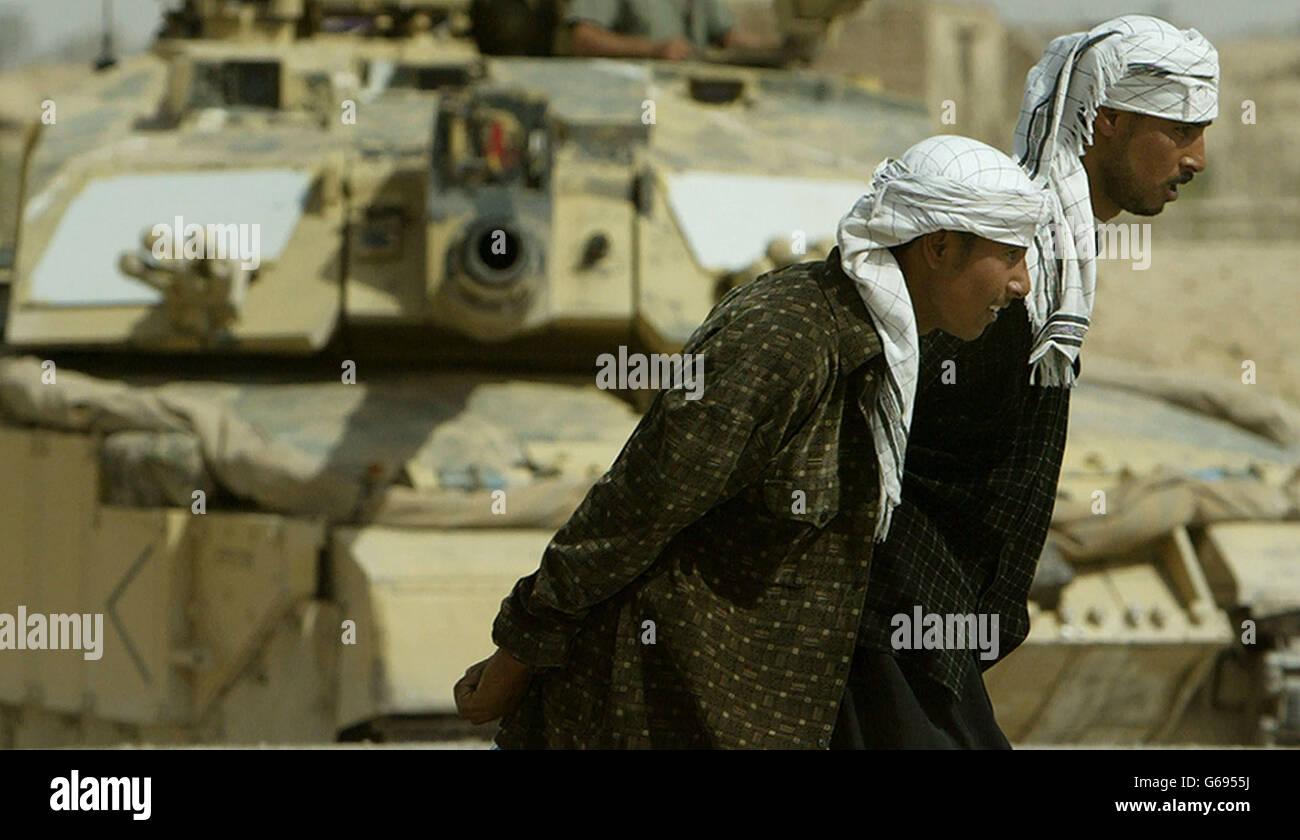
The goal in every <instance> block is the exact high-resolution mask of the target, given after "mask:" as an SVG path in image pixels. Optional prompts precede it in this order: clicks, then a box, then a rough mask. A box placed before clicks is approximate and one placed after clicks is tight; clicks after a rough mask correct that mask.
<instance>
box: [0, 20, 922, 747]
mask: <svg viewBox="0 0 1300 840" xmlns="http://www.w3.org/2000/svg"><path fill="white" fill-rule="evenodd" d="M858 5H860V4H859V3H857V2H847V3H845V2H828V1H826V0H800V2H797V3H782V4H781V5H780V7H779V9H780V14H779V16H778V22H779V26H780V29H781V31H782V33H783V35H784V36H785V41H784V43H785V47H784V48H783V49H782V50H779V51H773V52H767V53H764V52H755V51H748V52H744V53H740V52H732V53H728V52H726V51H712V52H706V53H705V54H703V55H702V56H701V59H702V60H699V61H692V62H686V63H674V64H669V63H665V62H647V61H623V60H609V59H578V58H565V57H560V56H558V55H552V54H548V53H550V46H551V44H550V37H549V34H548V33H549V32H550V31H551V30H552V29H553V27H554V20H555V19H556V17H557V15H558V12H559V10H558V9H557V8H556V7H554V6H550V5H547V4H544V3H535V4H527V3H513V4H512V3H505V2H477V3H473V4H471V3H464V2H404V3H402V4H392V3H374V2H366V1H365V0H354V1H353V2H334V1H333V0H328V2H294V0H289V2H270V3H263V2H257V3H254V2H246V3H245V2H209V0H192V2H187V3H184V4H183V6H182V7H181V8H180V9H178V10H177V11H175V12H173V13H171V14H169V16H168V17H167V20H166V23H165V26H164V29H163V32H162V34H161V36H160V37H159V39H158V41H157V44H156V46H155V47H154V49H152V50H151V51H150V52H148V53H147V54H143V55H138V56H132V57H126V58H122V59H121V60H118V61H116V62H112V61H108V60H105V61H101V62H99V65H100V67H101V69H100V70H99V71H98V72H94V73H91V72H90V71H89V70H88V69H87V70H79V71H77V72H73V71H72V70H71V69H70V68H61V70H60V72H58V73H50V74H49V75H48V76H45V77H42V78H38V79H36V80H35V81H34V82H33V86H34V88H35V89H34V90H32V87H29V86H27V85H19V84H12V85H6V86H5V87H6V89H7V90H9V91H11V92H17V91H19V90H20V89H21V90H22V92H23V93H27V92H29V91H30V92H31V93H32V96H31V97H30V101H27V102H21V101H20V102H19V103H18V104H17V105H15V106H13V107H11V108H7V109H6V110H4V112H3V113H5V114H7V115H8V116H6V117H5V120H4V121H3V122H0V189H3V190H4V195H3V199H4V200H3V201H0V207H4V208H6V211H7V212H8V213H9V214H8V215H5V216H0V221H2V222H3V228H0V245H3V248H4V250H3V251H0V253H3V254H5V255H7V257H6V260H5V262H4V265H3V267H2V269H0V270H4V271H5V272H6V276H5V277H4V278H0V279H4V280H7V281H8V291H9V295H8V306H7V313H6V316H5V328H4V329H5V332H4V354H3V356H2V357H0V419H2V420H3V423H2V425H0V437H3V438H4V440H3V442H0V461H2V462H3V465H2V467H0V469H3V470H4V471H5V473H6V475H8V476H10V478H9V479H8V480H6V481H5V482H4V484H3V489H0V494H3V500H2V501H0V534H3V535H4V539H5V543H6V546H5V550H4V552H3V554H0V578H3V579H4V580H5V582H6V586H5V599H4V605H3V606H0V613H4V612H8V614H9V616H10V623H9V629H10V631H11V636H12V637H11V638H10V639H9V642H10V643H11V645H10V646H11V647H13V648H18V647H19V645H18V639H17V637H18V636H20V635H21V636H22V647H23V648H25V649H12V650H10V649H6V650H5V655H3V656H0V744H3V745H7V746H15V747H24V746H37V745H40V746H48V745H64V744H105V743H121V742H145V743H162V744H165V743H184V742H207V743H260V742H269V743H276V742H279V743H287V742H296V743H309V742H328V741H334V740H336V739H340V738H342V739H354V738H372V739H379V740H388V739H425V738H432V737H441V736H443V735H446V734H448V733H454V732H456V731H458V730H457V727H458V726H459V724H458V719H456V718H455V717H454V715H453V713H454V708H455V707H454V701H453V697H452V686H453V684H454V683H455V681H456V680H457V679H458V678H459V677H460V676H461V673H462V672H463V670H464V668H465V667H466V666H467V665H468V664H469V663H470V662H473V661H476V660H478V659H481V658H483V657H484V656H486V655H488V654H489V653H491V651H492V650H493V646H492V643H491V639H490V628H491V622H492V618H493V617H494V615H495V613H496V611H497V609H498V607H499V604H500V602H501V599H502V598H503V597H505V595H506V594H507V593H508V592H509V590H510V587H511V586H512V585H513V583H514V581H515V580H516V579H517V578H519V577H521V576H523V575H525V574H528V573H529V572H531V571H532V570H533V569H534V568H535V567H536V564H537V561H538V559H539V557H540V556H541V553H542V550H543V548H544V547H545V545H546V543H547V541H548V539H549V538H550V536H551V534H552V533H553V532H554V530H555V528H557V527H558V526H559V525H560V524H562V523H563V521H564V520H565V519H566V518H567V516H568V514H569V513H570V512H571V511H572V510H573V508H574V507H576V505H577V504H578V502H579V501H580V500H581V498H582V496H583V495H584V494H585V492H586V489H587V488H588V487H589V486H590V484H591V482H592V481H594V480H595V478H597V477H598V476H599V475H600V474H601V473H602V472H603V471H604V469H605V468H606V467H607V466H608V464H609V463H610V462H611V461H612V460H613V458H614V457H615V456H616V455H617V453H618V451H619V449H620V448H621V446H622V444H623V442H624V441H625V440H626V438H627V436H628V434H630V432H631V430H632V428H633V427H634V426H635V423H636V420H637V417H638V410H639V409H641V408H643V407H644V405H645V403H646V399H647V396H648V392H647V391H639V390H629V389H624V390H621V391H620V390H619V389H618V388H616V387H601V386H602V383H601V381H600V380H599V378H598V377H597V373H598V369H599V365H600V364H601V363H602V362H601V360H602V359H603V358H609V359H611V360H612V359H617V358H619V357H621V356H622V355H623V354H627V353H644V354H660V355H661V357H662V358H664V359H665V360H666V361H667V363H668V364H669V365H671V363H672V355H673V354H674V353H675V352H676V351H677V350H678V349H679V348H680V347H681V345H682V344H683V342H684V341H685V340H686V338H687V337H688V336H689V335H690V333H691V331H692V330H693V329H694V328H695V327H696V325H698V324H699V322H700V321H701V320H703V318H704V317H705V315H706V314H707V313H708V311H709V309H710V308H711V307H712V305H713V304H714V303H715V302H716V300H717V299H718V298H719V297H720V296H721V295H722V294H723V293H725V292H726V291H727V290H728V289H729V288H730V287H731V286H733V285H734V284H736V283H739V282H743V281H744V280H745V279H746V278H749V277H752V276H754V275H755V274H757V273H759V272H761V271H764V270H767V269H768V268H771V267H773V266H775V265H780V264H785V263H788V262H791V261H794V260H800V259H810V258H816V257H818V256H821V255H822V254H824V253H825V250H826V246H827V243H826V242H825V241H824V240H823V238H824V237H825V236H826V235H829V234H830V233H831V232H833V231H834V227H835V224H836V222H837V221H838V218H839V216H840V215H841V214H842V213H843V212H844V210H845V209H847V208H848V207H849V206H851V204H852V203H853V201H854V200H855V199H856V198H857V197H858V195H860V193H861V192H862V189H863V186H864V181H865V179H866V178H867V177H868V176H869V173H870V172H871V169H872V168H873V167H874V165H875V163H876V162H878V161H879V160H880V159H881V158H883V157H885V156H886V155H888V154H890V153H895V152H896V151H897V150H899V149H903V148H906V147H907V146H909V145H911V144H912V143H914V142H916V141H917V140H919V139H921V138H922V137H924V136H926V135H927V134H928V133H929V131H928V129H929V117H928V115H927V113H926V111H925V109H924V108H923V107H922V106H921V105H920V104H919V103H916V102H913V101H909V100H904V99H898V98H894V97H890V96H887V95H884V94H882V93H880V92H879V91H876V90H873V89H870V88H869V87H866V86H864V84H862V83H859V82H857V81H855V80H853V79H850V78H846V77H839V76H835V75H827V74H824V73H817V72H813V71H810V70H808V69H806V68H804V67H801V66H800V61H801V60H802V58H804V57H806V56H807V55H808V54H809V50H810V49H812V47H813V46H814V45H815V44H816V42H817V40H818V38H820V36H821V34H822V32H823V31H824V30H825V28H826V26H827V25H828V24H829V23H830V22H831V21H832V20H833V19H834V17H835V16H836V15H838V14H840V13H843V12H845V11H848V10H851V9H852V8H854V7H856V6H858ZM537 32H542V33H545V34H544V35H543V36H542V37H538V36H537V35H536V33H537ZM15 98H17V99H20V100H21V98H22V97H21V96H18V95H17V94H15ZM10 208H12V212H9V211H10ZM651 358H654V356H651ZM679 364H680V358H679ZM603 384H604V385H606V386H608V385H610V384H611V383H603ZM4 622H5V619H4V616H3V614H0V646H4V645H5V643H6V638H5V624H4ZM34 624H38V625H40V626H41V627H42V628H43V629H41V630H40V631H39V632H37V631H36V630H34V629H31V627H32V626H33V625H34ZM18 628H22V629H23V630H27V631H28V635H22V633H20V632H14V631H16V630H18ZM74 631H75V632H74ZM477 732H479V733H481V734H484V737H486V734H485V731H484V730H477Z"/></svg>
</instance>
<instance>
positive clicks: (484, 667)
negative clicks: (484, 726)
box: [452, 648, 533, 724]
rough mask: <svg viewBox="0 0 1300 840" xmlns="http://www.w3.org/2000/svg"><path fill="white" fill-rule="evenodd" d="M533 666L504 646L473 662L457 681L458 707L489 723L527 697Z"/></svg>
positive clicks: (476, 721) (466, 714)
mask: <svg viewBox="0 0 1300 840" xmlns="http://www.w3.org/2000/svg"><path fill="white" fill-rule="evenodd" d="M532 673H533V669H532V668H530V667H528V666H527V665H525V664H524V663H522V662H520V661H519V660H518V659H515V658H514V657H513V656H511V655H510V654H508V653H506V652H505V651H504V650H501V649H500V648H497V652H496V653H494V654H492V655H491V656H489V657H488V658H487V659H484V660H483V661H482V662H478V663H475V664H474V665H471V666H469V670H467V671H466V672H465V676H463V677H461V678H460V680H459V681H458V682H457V683H456V687H455V688H454V689H453V690H452V693H453V694H454V695H455V696H456V711H457V712H458V713H459V714H460V716H461V717H463V718H465V719H466V720H468V721H469V722H470V723H473V724H480V723H487V722H488V721H493V720H496V719H497V718H499V717H501V716H502V715H506V714H509V713H510V712H513V711H514V710H515V708H516V707H517V706H518V705H519V702H520V701H521V700H523V699H524V692H525V691H527V690H528V682H529V680H530V679H531V678H532Z"/></svg>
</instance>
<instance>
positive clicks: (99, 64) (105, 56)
mask: <svg viewBox="0 0 1300 840" xmlns="http://www.w3.org/2000/svg"><path fill="white" fill-rule="evenodd" d="M103 26H104V38H103V40H102V41H101V42H100V52H99V58H97V59H95V69H96V70H107V69H108V68H110V67H112V66H113V65H115V64H117V57H116V56H114V55H113V0H104V21H103Z"/></svg>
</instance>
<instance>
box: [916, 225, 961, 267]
mask: <svg viewBox="0 0 1300 840" xmlns="http://www.w3.org/2000/svg"><path fill="white" fill-rule="evenodd" d="M956 239H957V235H956V234H955V233H953V232H952V231H950V230H936V231H934V232H933V233H927V234H925V235H923V236H922V237H921V241H920V242H919V243H918V244H919V245H920V246H921V257H922V258H923V259H924V260H925V264H926V265H927V266H929V267H930V268H931V269H932V270H933V269H937V268H938V267H939V266H941V265H943V260H944V257H946V256H948V252H949V251H950V250H952V248H953V246H954V245H956Z"/></svg>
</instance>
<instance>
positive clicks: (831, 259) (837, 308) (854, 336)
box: [817, 248, 881, 371]
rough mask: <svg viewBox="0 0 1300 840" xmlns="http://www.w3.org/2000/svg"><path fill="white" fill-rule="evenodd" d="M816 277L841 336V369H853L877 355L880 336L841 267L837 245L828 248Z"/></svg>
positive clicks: (864, 305)
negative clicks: (828, 251) (828, 252)
mask: <svg viewBox="0 0 1300 840" xmlns="http://www.w3.org/2000/svg"><path fill="white" fill-rule="evenodd" d="M817 281H818V282H819V283H820V284H821V287H822V292H823V293H824V294H825V295H826V300H827V301H829V302H830V305H831V313H832V314H833V315H834V316H835V325H836V331H837V333H838V334H839V340H840V364H841V365H842V366H843V368H844V370H846V371H852V370H855V369H857V368H858V367H859V366H861V365H862V364H863V363H865V362H866V361H868V360H869V359H871V358H873V357H875V356H878V355H880V353H881V345H880V336H878V335H877V334H876V327H875V324H874V323H873V322H872V320H871V314H870V313H869V312H867V305H866V304H865V303H863V302H862V296H861V295H860V294H858V290H857V288H855V287H854V285H853V282H854V281H853V278H852V277H849V276H848V275H847V274H845V273H844V269H843V268H841V267H840V249H839V248H832V249H831V252H830V254H828V255H827V257H826V263H825V265H824V266H823V268H822V270H821V271H818V272H817Z"/></svg>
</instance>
